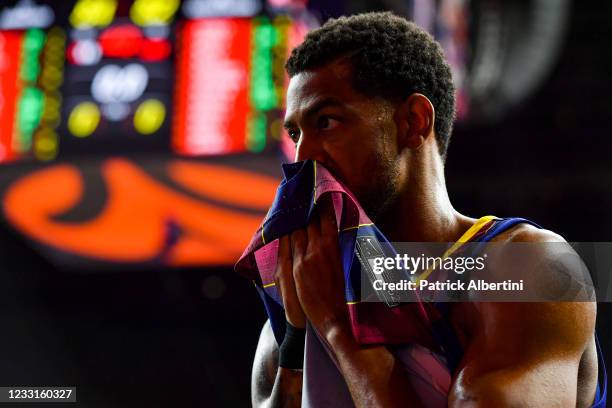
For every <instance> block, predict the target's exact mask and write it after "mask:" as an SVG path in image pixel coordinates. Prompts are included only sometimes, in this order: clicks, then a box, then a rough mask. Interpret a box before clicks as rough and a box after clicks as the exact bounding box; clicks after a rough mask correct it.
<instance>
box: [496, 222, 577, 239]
mask: <svg viewBox="0 0 612 408" xmlns="http://www.w3.org/2000/svg"><path fill="white" fill-rule="evenodd" d="M491 242H542V243H544V242H565V243H567V241H566V240H565V238H563V237H562V236H561V235H559V234H557V233H556V232H553V231H550V230H547V229H544V228H538V227H536V226H534V225H531V224H528V223H521V224H518V225H516V226H514V227H512V228H510V229H509V230H507V231H505V232H503V233H501V234H499V235H498V236H496V237H495V238H494V239H492V240H491Z"/></svg>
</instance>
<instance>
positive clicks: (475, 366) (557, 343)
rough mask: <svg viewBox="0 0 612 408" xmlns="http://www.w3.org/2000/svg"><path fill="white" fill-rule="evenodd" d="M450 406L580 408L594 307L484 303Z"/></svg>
mask: <svg viewBox="0 0 612 408" xmlns="http://www.w3.org/2000/svg"><path fill="white" fill-rule="evenodd" d="M476 307H477V308H478V312H477V313H478V314H479V316H480V324H479V327H478V328H477V330H475V335H474V336H473V337H472V338H471V339H470V341H469V343H468V345H467V349H466V353H465V355H464V358H463V360H462V362H461V364H460V367H459V369H458V370H457V375H456V377H455V380H454V383H453V387H452V389H451V394H450V396H449V405H450V406H461V407H462V406H470V407H471V406H475V407H478V406H489V405H491V404H493V405H495V406H515V405H517V406H551V405H554V406H575V404H576V389H577V375H578V366H579V363H580V358H581V356H582V353H583V352H584V350H585V348H586V347H587V345H588V343H589V341H590V340H591V338H592V336H593V332H594V325H595V305H594V304H593V303H588V302H582V303H569V302H566V303H552V302H548V303H481V304H478V305H477V306H476Z"/></svg>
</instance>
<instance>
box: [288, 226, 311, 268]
mask: <svg viewBox="0 0 612 408" xmlns="http://www.w3.org/2000/svg"><path fill="white" fill-rule="evenodd" d="M290 241H291V255H292V256H293V262H294V263H298V262H300V261H301V260H302V258H303V257H304V254H305V253H306V246H307V245H308V235H307V233H306V230H305V229H303V228H301V229H297V230H295V231H293V232H292V233H291V237H290Z"/></svg>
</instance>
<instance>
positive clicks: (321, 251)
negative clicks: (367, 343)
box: [290, 195, 350, 338]
mask: <svg viewBox="0 0 612 408" xmlns="http://www.w3.org/2000/svg"><path fill="white" fill-rule="evenodd" d="M290 241H291V250H292V259H293V281H294V284H295V285H294V288H295V290H296V293H297V297H298V299H299V304H300V305H301V310H303V311H304V314H305V315H306V318H308V320H309V321H310V323H311V324H312V325H313V327H314V328H315V329H316V330H317V331H318V332H319V334H320V335H322V336H324V337H325V338H329V337H328V336H329V335H330V334H335V333H337V332H338V331H341V332H343V333H345V334H349V333H350V322H349V315H348V309H347V307H346V300H345V297H344V273H343V269H342V262H341V257H340V245H339V243H338V226H337V224H336V217H335V215H334V208H333V205H332V202H331V197H330V196H329V195H327V196H323V198H322V200H321V201H320V202H319V203H318V204H317V207H316V208H315V214H313V217H312V220H311V222H310V224H309V225H308V227H307V228H306V229H301V230H296V231H294V232H293V233H292V234H291V237H290Z"/></svg>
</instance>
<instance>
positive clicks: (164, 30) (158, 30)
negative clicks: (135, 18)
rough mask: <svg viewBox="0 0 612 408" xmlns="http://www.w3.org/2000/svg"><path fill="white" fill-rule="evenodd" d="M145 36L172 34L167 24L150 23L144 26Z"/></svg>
mask: <svg viewBox="0 0 612 408" xmlns="http://www.w3.org/2000/svg"><path fill="white" fill-rule="evenodd" d="M142 30H143V31H144V33H145V36H146V37H148V38H155V39H160V38H168V36H169V35H170V27H169V26H167V25H150V26H144V27H142Z"/></svg>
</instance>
